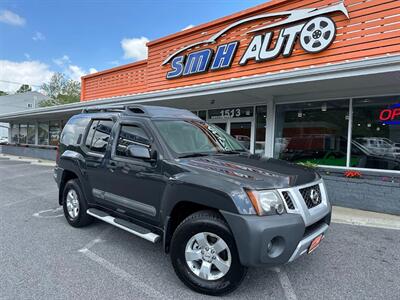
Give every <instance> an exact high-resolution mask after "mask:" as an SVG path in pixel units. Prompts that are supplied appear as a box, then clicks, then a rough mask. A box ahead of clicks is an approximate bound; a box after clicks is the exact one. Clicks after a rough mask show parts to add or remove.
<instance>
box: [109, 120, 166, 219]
mask: <svg viewBox="0 0 400 300" xmlns="http://www.w3.org/2000/svg"><path fill="white" fill-rule="evenodd" d="M132 144H138V145H144V146H145V147H147V148H148V149H150V150H151V152H152V153H154V152H158V153H159V150H160V147H159V146H158V145H157V144H156V142H155V140H154V138H153V136H152V134H151V131H150V130H149V128H148V127H146V126H145V124H143V123H142V122H132V121H130V122H121V123H120V124H118V125H117V129H116V138H115V141H114V142H113V145H112V150H111V158H110V161H109V163H108V165H107V170H108V171H107V172H108V175H107V183H105V184H104V185H103V188H104V192H105V194H104V200H105V201H104V202H105V203H107V206H108V207H112V208H114V209H115V210H117V211H118V212H120V213H123V214H126V215H128V216H130V217H133V218H135V219H139V220H143V221H146V222H150V223H152V224H154V225H158V218H159V207H160V201H161V198H162V195H163V192H164V189H165V184H166V180H165V178H164V177H163V175H162V170H161V161H159V160H155V161H150V160H148V159H139V158H133V157H130V156H129V155H128V153H127V147H128V146H129V145H132ZM158 156H159V155H158Z"/></svg>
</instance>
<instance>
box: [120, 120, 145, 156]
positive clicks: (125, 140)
mask: <svg viewBox="0 0 400 300" xmlns="http://www.w3.org/2000/svg"><path fill="white" fill-rule="evenodd" d="M133 144H137V145H145V146H149V147H150V138H149V136H148V135H147V134H146V132H145V131H144V130H143V129H142V128H141V127H139V126H136V125H122V126H121V130H120V132H119V136H118V142H117V149H116V155H118V156H123V157H127V156H128V155H127V149H128V146H130V145H133Z"/></svg>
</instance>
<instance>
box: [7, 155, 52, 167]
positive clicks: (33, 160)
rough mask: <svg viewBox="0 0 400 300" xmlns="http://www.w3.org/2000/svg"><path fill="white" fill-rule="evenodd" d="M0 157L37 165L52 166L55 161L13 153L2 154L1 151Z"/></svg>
mask: <svg viewBox="0 0 400 300" xmlns="http://www.w3.org/2000/svg"><path fill="white" fill-rule="evenodd" d="M0 158H5V159H9V160H14V161H22V162H28V163H30V164H32V165H39V166H47V167H54V166H55V165H56V163H55V162H54V161H51V160H44V159H38V158H30V157H23V156H15V155H9V154H2V153H0Z"/></svg>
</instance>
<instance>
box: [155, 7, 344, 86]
mask: <svg viewBox="0 0 400 300" xmlns="http://www.w3.org/2000/svg"><path fill="white" fill-rule="evenodd" d="M335 12H341V13H342V14H344V15H345V16H346V17H347V18H349V13H348V11H347V9H346V7H345V6H344V4H343V3H340V4H337V5H332V6H328V7H323V8H307V9H298V10H292V11H285V12H281V13H266V14H261V15H257V16H253V17H250V18H246V19H243V20H240V21H237V22H235V23H233V24H231V25H229V26H228V27H225V28H224V29H222V30H221V31H219V32H217V33H216V34H214V35H213V36H211V37H210V38H209V39H207V40H204V41H199V42H195V43H193V44H190V45H188V46H186V47H183V48H181V49H179V50H178V51H176V52H174V53H173V54H172V55H170V56H169V57H168V58H167V59H166V60H165V61H164V62H163V64H162V65H163V66H164V65H167V64H170V65H171V70H170V71H169V72H168V73H167V79H174V78H179V77H182V76H189V75H194V74H200V73H204V72H208V71H218V70H223V69H227V68H230V67H231V66H232V63H233V61H234V59H235V56H236V52H237V50H238V48H239V41H231V42H229V43H226V44H222V45H219V46H218V47H217V48H216V49H215V50H214V49H213V48H205V49H201V50H198V51H194V52H191V53H189V54H187V55H182V53H183V52H185V51H189V50H191V49H195V48H198V47H199V46H203V45H211V44H215V43H217V40H218V39H219V38H221V37H224V36H226V33H227V32H228V31H229V30H231V29H233V28H235V27H238V26H240V25H242V24H245V23H249V22H253V21H256V20H263V19H271V18H280V19H279V20H278V21H276V22H273V23H267V25H265V23H264V25H261V27H256V28H252V27H251V30H250V31H248V32H247V34H256V35H254V36H253V38H252V40H251V42H250V43H249V44H248V45H247V46H246V51H245V52H244V54H243V56H242V57H241V58H240V60H239V65H241V66H242V65H246V64H247V63H248V62H249V61H255V62H264V61H270V60H273V59H276V58H277V57H279V56H280V55H282V56H283V57H290V56H291V55H292V53H293V49H294V47H295V45H296V43H297V41H298V40H299V43H300V45H301V47H302V48H303V50H304V51H305V52H307V53H319V52H322V51H324V50H326V49H327V48H329V46H330V45H331V44H332V43H333V41H334V40H335V38H336V24H335V22H334V21H333V20H332V19H331V18H330V17H329V15H330V14H331V13H335ZM288 24H291V26H288V27H283V28H282V29H281V30H280V32H279V34H278V36H277V38H276V42H275V43H272V41H273V40H274V31H275V29H276V28H277V27H281V26H284V25H288ZM272 44H274V47H273V48H272V47H271V45H272Z"/></svg>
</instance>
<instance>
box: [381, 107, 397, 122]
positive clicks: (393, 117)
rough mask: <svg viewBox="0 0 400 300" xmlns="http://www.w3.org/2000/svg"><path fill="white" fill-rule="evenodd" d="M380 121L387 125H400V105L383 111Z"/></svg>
mask: <svg viewBox="0 0 400 300" xmlns="http://www.w3.org/2000/svg"><path fill="white" fill-rule="evenodd" d="M379 120H380V121H381V122H382V123H384V124H387V125H400V104H395V105H392V106H390V107H389V108H386V109H383V110H382V111H381V112H380V114H379Z"/></svg>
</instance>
